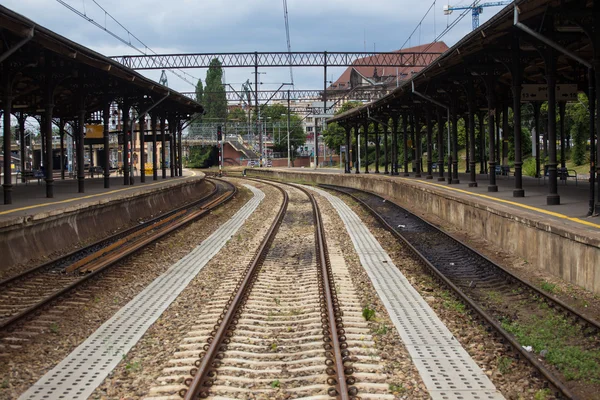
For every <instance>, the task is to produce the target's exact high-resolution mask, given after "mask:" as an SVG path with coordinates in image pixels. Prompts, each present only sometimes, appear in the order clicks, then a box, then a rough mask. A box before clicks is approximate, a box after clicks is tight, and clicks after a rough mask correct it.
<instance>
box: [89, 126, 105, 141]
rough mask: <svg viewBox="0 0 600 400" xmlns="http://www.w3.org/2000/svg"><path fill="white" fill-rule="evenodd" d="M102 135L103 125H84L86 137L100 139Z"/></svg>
mask: <svg viewBox="0 0 600 400" xmlns="http://www.w3.org/2000/svg"><path fill="white" fill-rule="evenodd" d="M103 137H104V125H86V126H85V138H86V139H102V138H103Z"/></svg>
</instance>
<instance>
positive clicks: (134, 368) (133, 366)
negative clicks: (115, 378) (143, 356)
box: [125, 361, 142, 372]
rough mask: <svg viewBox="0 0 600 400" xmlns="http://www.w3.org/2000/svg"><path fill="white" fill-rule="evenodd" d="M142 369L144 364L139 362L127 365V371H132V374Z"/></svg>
mask: <svg viewBox="0 0 600 400" xmlns="http://www.w3.org/2000/svg"><path fill="white" fill-rule="evenodd" d="M141 367H142V364H141V363H140V362H139V361H135V362H132V363H127V364H125V370H126V371H132V372H133V371H137V370H139V369H141Z"/></svg>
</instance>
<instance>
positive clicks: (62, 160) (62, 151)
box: [58, 118, 65, 181]
mask: <svg viewBox="0 0 600 400" xmlns="http://www.w3.org/2000/svg"><path fill="white" fill-rule="evenodd" d="M58 134H59V135H60V179H62V180H63V181H64V180H65V121H64V120H63V119H62V118H61V119H60V120H59V123H58Z"/></svg>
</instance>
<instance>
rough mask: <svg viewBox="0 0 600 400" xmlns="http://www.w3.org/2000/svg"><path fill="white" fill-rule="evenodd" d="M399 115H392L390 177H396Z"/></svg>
mask: <svg viewBox="0 0 600 400" xmlns="http://www.w3.org/2000/svg"><path fill="white" fill-rule="evenodd" d="M399 120H400V115H392V129H393V130H394V131H393V132H392V175H398V125H399V122H400V121H399Z"/></svg>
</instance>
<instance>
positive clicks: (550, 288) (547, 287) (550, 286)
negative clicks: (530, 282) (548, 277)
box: [540, 281, 557, 293]
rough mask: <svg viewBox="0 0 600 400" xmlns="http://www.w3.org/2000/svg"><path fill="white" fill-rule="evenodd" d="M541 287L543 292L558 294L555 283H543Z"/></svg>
mask: <svg viewBox="0 0 600 400" xmlns="http://www.w3.org/2000/svg"><path fill="white" fill-rule="evenodd" d="M540 287H541V288H542V290H544V291H546V292H548V293H556V292H557V290H556V285H555V284H554V283H550V282H546V281H542V284H541V285H540Z"/></svg>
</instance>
